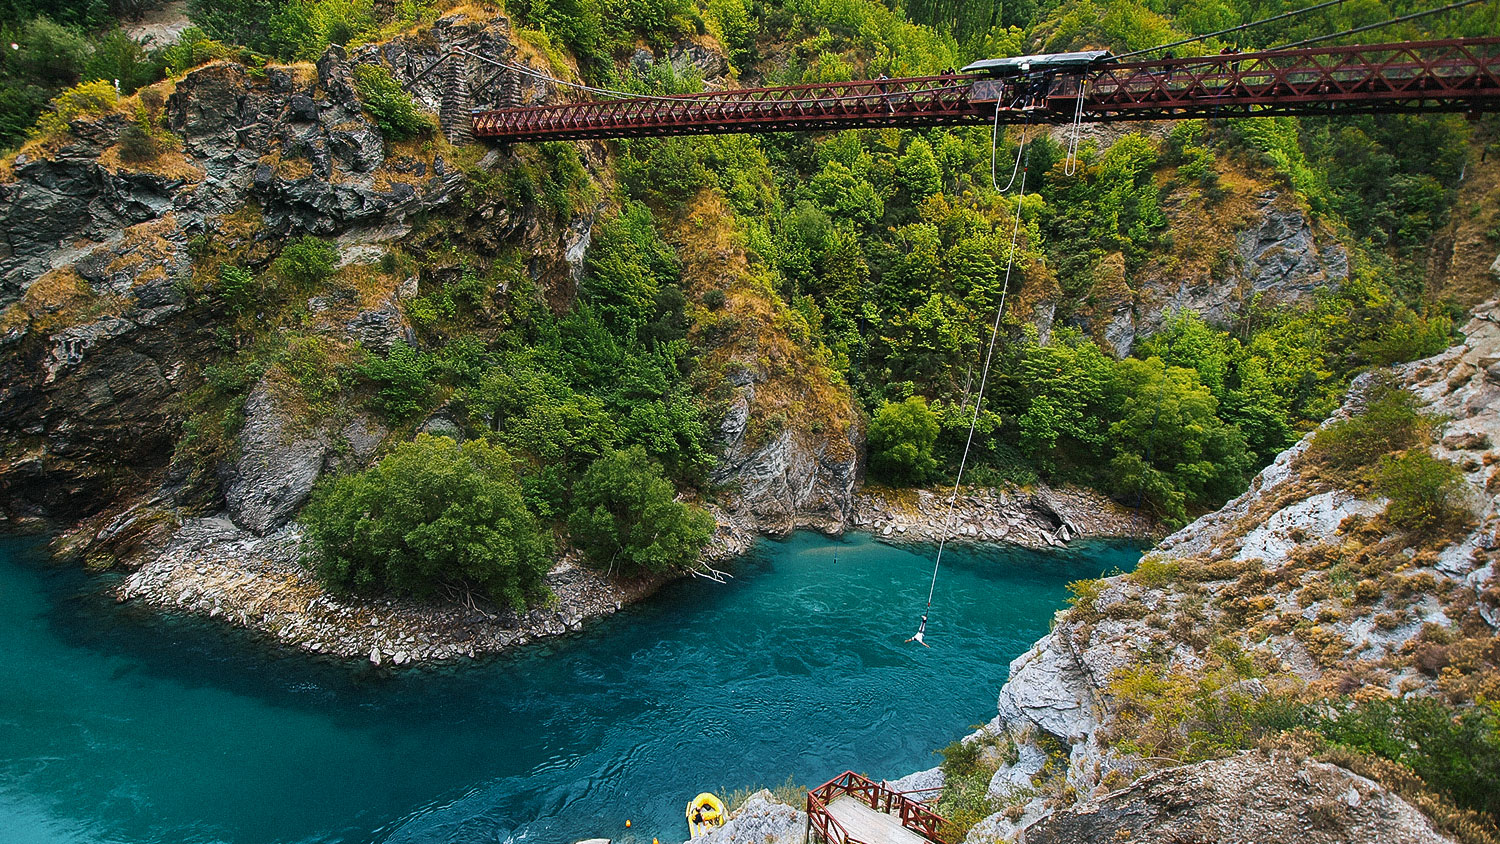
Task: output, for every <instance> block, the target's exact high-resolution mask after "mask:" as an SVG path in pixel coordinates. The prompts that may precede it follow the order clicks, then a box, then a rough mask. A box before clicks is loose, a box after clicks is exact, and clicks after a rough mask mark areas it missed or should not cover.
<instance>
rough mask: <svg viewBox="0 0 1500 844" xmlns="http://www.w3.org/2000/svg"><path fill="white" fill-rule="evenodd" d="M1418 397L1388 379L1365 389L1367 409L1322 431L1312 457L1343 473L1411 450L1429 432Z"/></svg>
mask: <svg viewBox="0 0 1500 844" xmlns="http://www.w3.org/2000/svg"><path fill="white" fill-rule="evenodd" d="M1425 428H1426V423H1425V420H1424V419H1423V418H1422V414H1421V413H1419V412H1418V410H1417V397H1416V396H1414V395H1412V394H1411V393H1410V392H1407V391H1406V390H1404V389H1402V388H1401V386H1400V385H1399V384H1397V383H1396V381H1395V379H1394V378H1392V377H1390V376H1384V377H1382V378H1379V379H1377V380H1376V381H1375V382H1373V383H1372V384H1371V385H1370V386H1369V387H1368V388H1367V389H1366V390H1365V405H1364V409H1363V410H1362V411H1361V412H1360V413H1358V414H1356V415H1354V416H1351V417H1350V418H1348V419H1341V420H1339V421H1337V422H1334V423H1331V424H1329V425H1328V426H1326V427H1324V428H1323V429H1322V430H1320V431H1318V433H1317V435H1316V436H1315V437H1313V441H1312V444H1311V445H1310V446H1309V447H1308V457H1310V458H1311V459H1313V460H1315V461H1317V462H1320V463H1322V464H1323V465H1326V466H1329V467H1331V468H1333V469H1335V470H1339V471H1354V470H1358V469H1360V468H1364V467H1370V466H1374V465H1375V463H1376V462H1377V461H1378V460H1379V458H1380V457H1381V456H1382V455H1384V454H1388V453H1390V452H1392V451H1399V450H1401V449H1405V448H1410V447H1411V446H1412V445H1414V444H1415V443H1416V442H1417V440H1418V439H1419V438H1420V437H1421V435H1422V434H1423V432H1424V431H1425Z"/></svg>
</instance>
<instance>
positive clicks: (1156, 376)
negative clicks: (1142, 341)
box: [1109, 358, 1253, 523]
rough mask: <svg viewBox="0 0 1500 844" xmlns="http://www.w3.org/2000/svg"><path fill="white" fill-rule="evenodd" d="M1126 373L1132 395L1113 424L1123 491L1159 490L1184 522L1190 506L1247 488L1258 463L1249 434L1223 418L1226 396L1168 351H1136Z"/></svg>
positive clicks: (1155, 496)
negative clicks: (1140, 354) (1155, 354)
mask: <svg viewBox="0 0 1500 844" xmlns="http://www.w3.org/2000/svg"><path fill="white" fill-rule="evenodd" d="M1119 378H1120V387H1121V391H1122V393H1123V394H1124V395H1125V396H1127V398H1126V399H1125V403H1124V408H1123V412H1122V414H1121V418H1120V419H1119V421H1117V422H1115V423H1114V424H1113V425H1111V426H1110V428H1109V438H1110V441H1111V443H1113V444H1114V450H1115V453H1116V457H1115V459H1114V461H1113V462H1112V464H1111V468H1112V470H1113V474H1114V478H1113V486H1114V492H1115V494H1116V495H1119V496H1120V497H1122V498H1125V499H1129V498H1134V497H1136V496H1138V495H1141V494H1145V495H1148V496H1152V498H1151V501H1152V503H1153V504H1154V505H1155V506H1157V507H1158V508H1159V509H1160V510H1161V511H1162V512H1163V513H1164V514H1165V515H1166V516H1167V518H1168V519H1169V520H1171V521H1173V522H1179V523H1180V522H1183V521H1185V520H1186V518H1187V512H1186V507H1207V506H1217V505H1218V504H1219V503H1220V502H1222V501H1224V500H1225V499H1227V498H1229V497H1230V496H1233V495H1235V494H1237V493H1238V492H1239V491H1240V490H1241V489H1242V488H1243V487H1244V483H1245V474H1246V472H1248V471H1249V469H1250V467H1251V466H1252V465H1253V460H1252V458H1251V456H1250V451H1249V448H1248V446H1247V445H1246V443H1245V436H1244V434H1242V433H1241V432H1240V430H1239V429H1238V428H1236V427H1234V426H1233V425H1230V424H1228V423H1226V422H1224V421H1223V420H1221V419H1220V418H1219V417H1218V409H1219V402H1218V400H1217V399H1215V398H1214V397H1213V393H1211V392H1209V390H1208V388H1207V387H1204V386H1203V385H1202V384H1201V383H1200V382H1199V381H1198V377H1197V373H1196V372H1194V371H1193V370H1191V369H1184V368H1181V367H1168V366H1167V365H1166V364H1165V363H1163V362H1162V360H1161V359H1160V358H1151V359H1150V360H1144V361H1143V360H1137V359H1135V358H1128V359H1126V360H1123V361H1121V362H1120V367H1119ZM1179 494H1180V495H1179Z"/></svg>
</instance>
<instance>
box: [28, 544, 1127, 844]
mask: <svg viewBox="0 0 1500 844" xmlns="http://www.w3.org/2000/svg"><path fill="white" fill-rule="evenodd" d="M33 550H34V549H30V548H28V547H26V546H25V544H24V543H16V542H14V541H11V542H4V543H0V638H3V639H4V640H6V641H7V643H8V646H9V647H8V648H7V649H3V650H0V675H7V676H12V677H23V678H26V681H25V682H22V683H14V684H0V829H7V828H9V829H10V830H12V834H15V835H18V836H19V837H17V838H16V840H17V841H18V842H21V844H33V842H35V844H57V842H70V844H71V842H96V841H100V842H102V841H109V842H121V844H139V842H157V841H163V842H165V841H183V842H211V841H226V842H236V844H238V843H239V842H246V844H262V842H266V843H269V842H299V844H300V843H301V842H365V841H383V842H450V841H451V842H457V841H512V840H513V841H533V840H534V841H548V842H567V841H572V840H576V839H579V838H587V837H591V836H594V835H603V836H607V837H614V838H616V839H617V840H620V839H623V838H624V835H625V833H626V831H625V830H624V828H623V826H622V824H623V819H624V818H626V817H631V818H633V819H634V820H635V821H636V824H635V826H634V828H633V831H634V832H635V834H636V835H637V836H638V837H639V839H640V840H642V841H649V840H650V838H651V837H652V836H659V837H660V838H661V839H662V840H663V841H665V842H675V841H680V840H682V838H683V837H685V836H684V835H683V830H681V829H679V827H681V826H682V818H681V814H680V812H681V806H682V805H683V803H685V802H686V800H687V799H688V798H689V797H691V796H692V795H693V794H695V793H697V792H698V791H701V790H703V789H705V788H714V787H722V786H728V787H737V786H743V785H749V784H753V783H776V782H781V781H782V780H783V779H785V778H786V776H787V775H791V776H793V777H794V778H796V779H797V780H798V781H801V782H804V783H812V782H816V781H821V780H822V779H826V778H827V777H828V776H831V775H832V774H835V773H837V772H839V771H841V770H843V769H845V768H848V767H852V768H856V769H859V770H862V771H865V772H868V773H870V774H873V775H875V776H898V775H900V774H903V773H906V772H909V771H911V770H917V769H920V768H925V767H930V766H931V765H932V764H934V763H935V761H936V759H935V757H934V756H933V755H932V751H933V748H936V747H940V746H942V745H944V744H946V743H947V742H949V741H951V740H952V739H953V738H955V737H957V736H958V735H960V734H962V733H963V732H964V731H965V728H966V727H967V725H969V724H972V723H975V722H978V721H983V720H987V719H988V718H990V717H992V715H993V709H994V695H995V692H996V690H997V689H998V688H999V686H1000V684H1001V683H1003V682H1004V679H1005V673H1006V669H1007V666H1008V664H1009V662H1010V660H1011V659H1013V658H1014V657H1015V656H1016V655H1018V654H1020V653H1021V652H1022V651H1024V650H1025V649H1026V648H1027V647H1029V646H1030V644H1031V642H1032V641H1033V640H1035V639H1036V638H1037V637H1038V636H1039V635H1041V634H1042V633H1045V632H1046V630H1047V625H1048V622H1049V620H1050V618H1051V615H1052V613H1053V611H1055V610H1056V609H1057V608H1058V607H1060V606H1062V605H1063V602H1064V600H1065V598H1066V590H1065V588H1064V587H1065V584H1066V583H1067V582H1068V581H1070V580H1075V579H1078V578H1080V577H1092V576H1097V575H1098V574H1100V573H1102V572H1105V571H1108V570H1111V569H1113V568H1116V567H1119V568H1129V567H1131V566H1132V565H1133V564H1134V562H1135V559H1136V558H1138V556H1139V549H1138V548H1137V547H1135V546H1130V545H1123V544H1116V543H1100V544H1092V545H1089V546H1086V547H1080V548H1078V549H1076V550H1073V551H1070V552H1069V553H1065V554H1038V553H1036V552H1027V551H1021V550H1016V549H1008V548H977V549H975V548H962V547H952V548H950V549H948V551H947V552H945V554H944V567H943V573H942V574H941V576H940V578H939V581H938V588H937V595H936V598H935V603H934V612H933V616H932V621H931V624H930V625H929V641H932V642H933V643H934V647H933V648H932V649H931V650H922V649H919V648H915V647H914V646H911V645H904V644H903V641H902V640H903V639H905V638H906V637H907V636H909V635H910V634H911V630H912V629H914V625H915V621H916V619H917V617H918V616H919V615H920V611H921V607H922V604H923V602H925V600H926V596H927V587H928V577H929V576H930V573H931V556H930V549H923V548H907V549H901V548H892V547H889V546H885V545H882V544H880V543H878V542H876V541H874V540H873V539H871V538H870V537H868V536H862V535H855V536H850V537H846V538H845V539H844V540H843V541H837V542H836V541H832V540H828V539H826V538H823V537H820V536H816V535H814V534H796V535H794V536H792V537H789V538H787V539H784V540H778V541H766V542H762V543H760V544H759V545H757V547H756V548H755V549H754V550H753V551H752V553H751V554H749V555H747V556H746V557H745V558H743V559H742V560H740V561H739V562H738V564H737V565H736V566H735V569H734V573H735V577H734V579H732V580H730V581H728V582H727V583H724V584H718V583H713V582H710V581H704V580H687V581H680V582H677V583H674V584H670V585H669V586H667V587H666V588H664V589H662V590H661V591H660V592H659V593H658V594H657V595H656V596H654V597H653V598H652V599H650V600H648V601H646V602H643V603H641V604H639V605H636V606H634V607H630V608H627V609H626V610H625V611H623V612H621V613H619V614H617V615H615V616H612V617H610V618H607V619H602V620H599V621H596V622H595V623H592V624H590V625H588V626H587V627H586V629H585V630H584V632H583V633H581V634H577V635H574V636H571V637H568V638H566V639H559V640H548V641H546V642H543V643H539V644H536V645H533V646H529V647H526V648H522V649H520V650H518V651H515V652H513V653H510V654H506V655H502V656H499V657H496V658H493V659H490V660H487V661H482V662H479V663H474V662H465V663H462V664H459V665H455V666H450V667H444V668H433V669H422V670H417V671H403V672H396V673H393V672H391V671H389V670H383V669H377V668H374V667H373V666H369V665H368V664H363V663H338V662H332V661H328V660H324V659H321V658H318V657H312V656H307V655H302V654H289V653H288V652H286V651H284V650H278V649H272V648H269V647H267V646H266V645H265V644H264V643H263V642H262V641H261V640H259V639H258V638H256V637H255V636H253V635H250V634H247V633H245V632H243V631H236V630H233V629H230V628H226V627H224V626H223V625H219V624H217V623H205V622H202V621H199V620H197V619H192V618H182V617H170V616H166V617H164V616H160V615H156V614H152V613H149V612H143V611H140V610H137V609H134V608H132V607H130V606H128V605H127V606H119V605H116V604H115V603H114V601H113V600H112V599H111V598H109V597H108V595H107V594H106V590H103V589H101V585H102V584H104V582H105V581H104V580H103V579H101V578H100V577H98V576H90V575H87V574H85V573H83V572H81V571H78V570H77V569H74V568H70V567H59V566H49V565H45V564H41V563H38V562H36V561H35V555H34V554H33V553H32V551H33ZM835 550H836V551H837V557H838V559H837V562H836V563H835V562H834V560H833V557H834V552H835ZM18 557H22V558H27V559H26V561H25V562H20V561H18V559H17V558H18ZM7 558H8V559H7ZM7 825H8V826H7ZM18 829H19V830H21V832H20V833H15V832H14V831H15V830H18Z"/></svg>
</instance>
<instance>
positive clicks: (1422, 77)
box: [474, 38, 1500, 141]
mask: <svg viewBox="0 0 1500 844" xmlns="http://www.w3.org/2000/svg"><path fill="white" fill-rule="evenodd" d="M1080 91H1081V92H1082V94H1083V108H1082V110H1081V112H1080V111H1079V110H1078V96H1079V93H1080ZM1491 110H1500V38H1468V39H1448V40H1439V41H1421V42H1404V43H1398V44H1375V45H1359V46H1343V47H1317V48H1309V49H1299V50H1280V51H1274V50H1273V51H1266V52H1259V53H1243V54H1241V53H1233V54H1222V55H1217V56H1201V57H1193V58H1172V59H1156V60H1151V61H1140V62H1128V63H1127V62H1122V63H1115V64H1105V65H1102V66H1100V67H1097V68H1095V69H1093V70H1090V71H1087V72H1086V73H1083V74H1081V75H1080V74H1066V73H1057V74H1039V75H1033V76H1031V77H1021V78H1013V79H987V78H981V77H975V76H970V75H949V76H928V77H913V78H904V79H878V80H864V81H856V82H838V83H830V84H822V85H796V86H788V87H779V88H753V89H747V90H734V91H718V92H709V93H705V94H689V95H682V96H676V97H639V98H631V99H621V100H613V101H588V102H575V103H563V104H558V105H549V106H540V107H534V108H511V109H501V110H497V111H485V112H479V113H476V114H475V115H474V134H475V135H476V136H478V137H482V138H491V139H495V140H512V141H539V140H583V139H603V138H632V137H651V136H662V135H695V134H729V133H736V132H739V133H749V132H788V131H818V130H833V129H849V128H871V127H889V126H899V127H921V126H952V125H966V124H976V123H989V122H990V121H992V120H997V121H998V122H1000V123H1002V124H1014V123H1021V122H1023V121H1027V122H1032V123H1067V122H1071V121H1072V120H1074V119H1075V116H1077V118H1078V119H1080V120H1082V121H1084V122H1107V121H1118V120H1180V119H1187V118H1195V117H1245V116H1254V115H1328V114H1370V113H1384V112H1432V111H1491Z"/></svg>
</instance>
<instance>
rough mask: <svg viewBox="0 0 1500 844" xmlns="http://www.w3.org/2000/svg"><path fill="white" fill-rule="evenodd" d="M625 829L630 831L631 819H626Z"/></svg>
mask: <svg viewBox="0 0 1500 844" xmlns="http://www.w3.org/2000/svg"><path fill="white" fill-rule="evenodd" d="M625 828H626V829H630V818H626V819H625Z"/></svg>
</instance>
